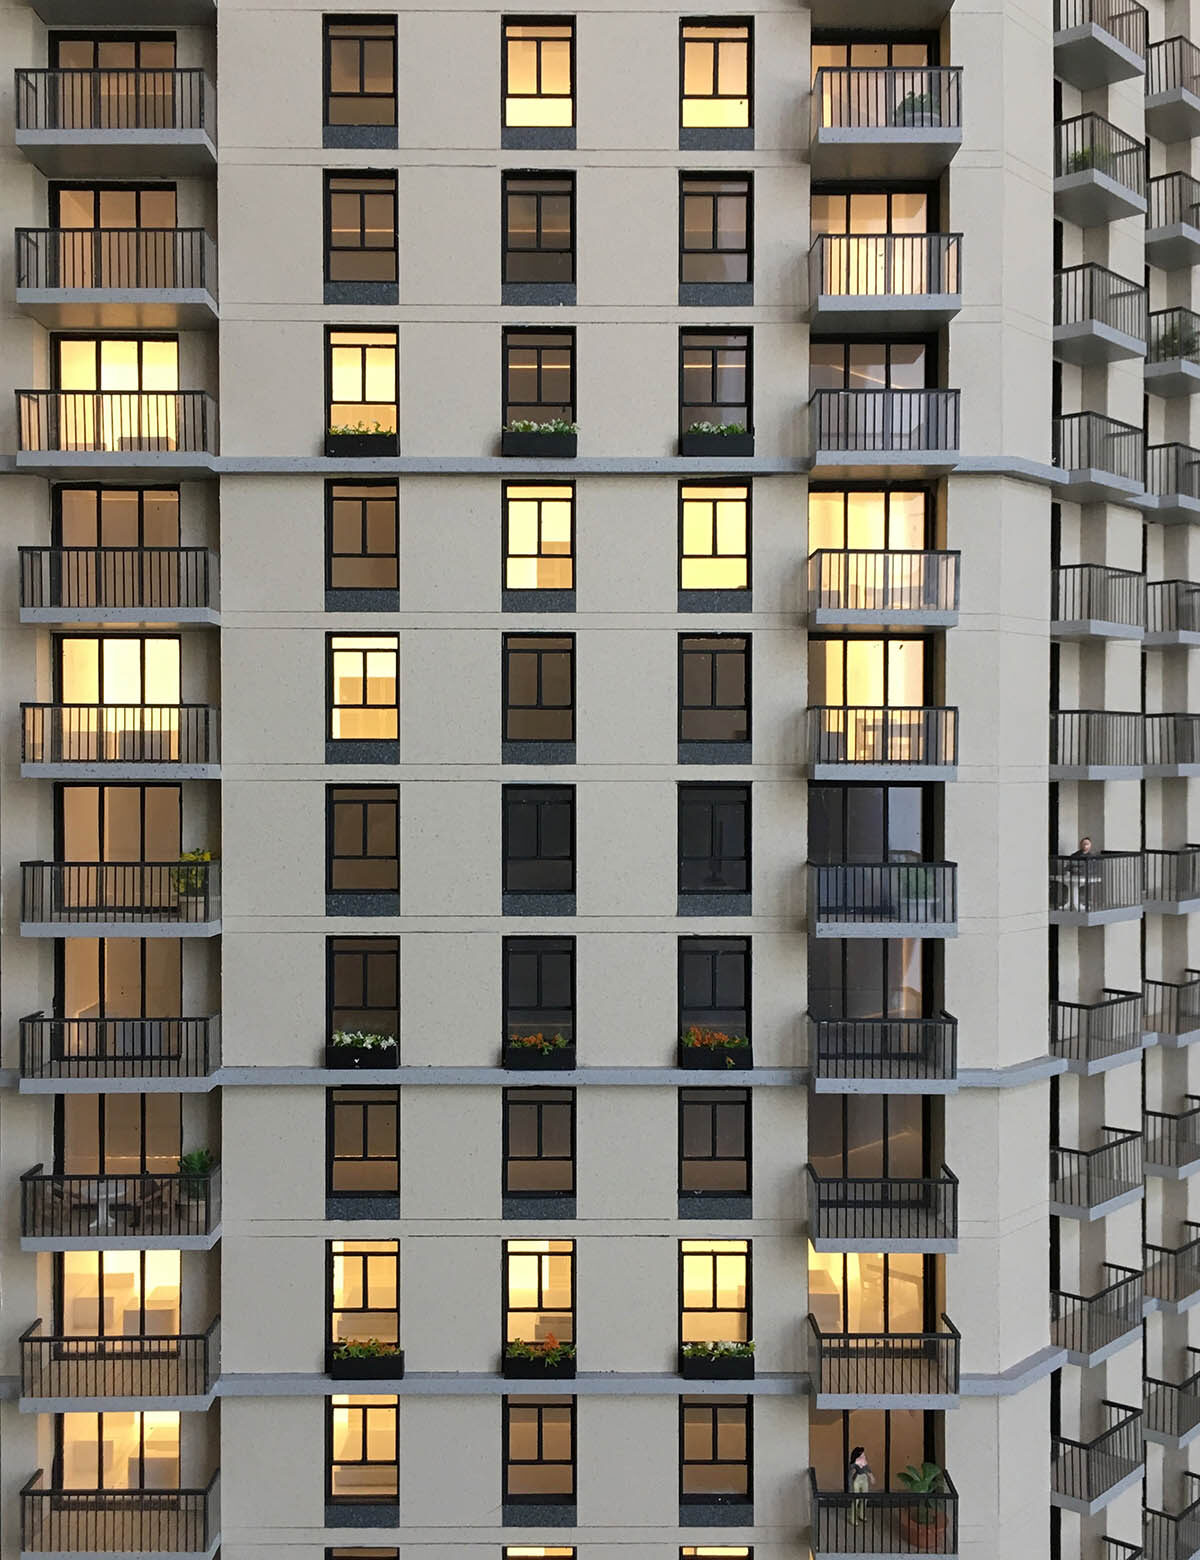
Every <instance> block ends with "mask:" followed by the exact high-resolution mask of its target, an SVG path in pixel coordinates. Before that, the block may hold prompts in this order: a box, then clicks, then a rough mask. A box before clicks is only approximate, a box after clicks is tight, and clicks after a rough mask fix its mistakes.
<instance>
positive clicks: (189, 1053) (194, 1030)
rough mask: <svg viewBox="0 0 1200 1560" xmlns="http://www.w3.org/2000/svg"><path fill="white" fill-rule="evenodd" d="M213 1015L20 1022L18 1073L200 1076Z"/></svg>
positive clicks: (214, 1036)
mask: <svg viewBox="0 0 1200 1560" xmlns="http://www.w3.org/2000/svg"><path fill="white" fill-rule="evenodd" d="M220 1030H221V1022H220V1019H218V1018H53V1017H50V1018H48V1017H47V1016H46V1014H45V1013H30V1014H29V1015H28V1016H27V1017H26V1018H23V1019H22V1020H21V1023H20V1032H21V1076H22V1078H206V1077H207V1076H208V1074H209V1073H210V1072H211V1071H212V1070H213V1068H215V1067H217V1066H219V1064H220Z"/></svg>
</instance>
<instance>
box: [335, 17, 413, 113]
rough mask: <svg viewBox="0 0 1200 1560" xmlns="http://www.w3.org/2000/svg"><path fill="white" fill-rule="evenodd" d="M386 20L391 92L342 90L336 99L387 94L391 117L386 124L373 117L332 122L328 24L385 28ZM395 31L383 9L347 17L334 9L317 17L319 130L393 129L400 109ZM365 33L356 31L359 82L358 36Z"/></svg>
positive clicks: (394, 18) (360, 70)
mask: <svg viewBox="0 0 1200 1560" xmlns="http://www.w3.org/2000/svg"><path fill="white" fill-rule="evenodd" d="M389 21H390V25H391V29H392V35H391V45H392V90H391V93H390V94H387V93H381V92H353V93H349V92H346V93H338V94H337V96H338V97H339V98H342V97H351V98H363V97H369V98H382V97H387V96H390V97H391V102H392V117H391V121H390V123H382V124H381V123H380V122H379V121H376V120H371V121H368V122H367V123H365V124H364V123H363V122H361V121H358V122H351V121H342V122H340V123H334V122H333V121H331V120H330V118H329V104H330V101H331V99H332V98H333V96H334V93H333V82H332V78H333V57H332V51H331V49H330V47H329V45H330V40H331V36H332V35H331V33H330V31H329V29H330V25H331V24H332V25H334V26H340V27H347V26H355V25H357V26H360V27H386V26H387V25H388V24H389ZM399 31H400V29H399V25H398V23H397V20H396V17H395V15H392V16H391V17H390V18H389V17H388V16H387V15H386V14H385V13H384V12H375V13H374V14H371V15H364V14H361V13H356V14H354V15H350V16H342V15H341V14H340V13H336V12H335V13H327V14H325V15H324V16H322V18H321V125H322V128H323V129H326V130H394V129H396V127H397V123H398V121H399V117H400V114H399V108H400V90H399V86H400V75H399ZM348 36H355V35H354V34H349V35H348ZM367 36H369V35H368V34H365V33H360V34H358V35H357V37H358V39H359V51H358V74H359V80H360V82H361V80H362V74H363V71H362V39H363V38H364V37H367Z"/></svg>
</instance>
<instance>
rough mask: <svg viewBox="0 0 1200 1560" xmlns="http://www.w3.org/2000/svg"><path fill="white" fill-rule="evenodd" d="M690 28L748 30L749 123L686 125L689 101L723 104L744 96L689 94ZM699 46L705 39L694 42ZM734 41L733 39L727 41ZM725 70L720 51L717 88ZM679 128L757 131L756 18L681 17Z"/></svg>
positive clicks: (715, 72) (715, 58)
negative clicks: (755, 127) (755, 109)
mask: <svg viewBox="0 0 1200 1560" xmlns="http://www.w3.org/2000/svg"><path fill="white" fill-rule="evenodd" d="M689 27H744V28H745V29H746V123H745V124H744V125H713V126H707V125H704V126H701V125H685V124H684V122H683V107H684V104H685V103H687V102H693V103H712V102H718V103H719V102H721V101H722V99H723V98H726V97H741V93H740V92H739V93H722V92H719V91H717V90H714V91H712V92H707V93H705V94H704V96H703V97H697V96H695V95H694V94H688V93H687V92H685V90H684V88H685V86H686V83H687V45H688V42H689V39H688V38H687V37H686V31H687V29H688V28H689ZM690 41H692V42H696V43H699V42H701V41H702V40H700V39H698V38H697V39H693V40H690ZM725 41H726V42H730V41H732V40H728V39H727V40H725ZM720 79H721V67H720V50H719V49H718V50H717V51H716V53H715V54H714V56H713V87H714V89H716V88H717V87H719V85H720ZM679 128H680V129H681V130H697V129H720V130H742V131H745V130H753V129H754V17H753V16H681V17H680V18H679Z"/></svg>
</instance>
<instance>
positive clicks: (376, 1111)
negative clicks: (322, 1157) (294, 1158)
mask: <svg viewBox="0 0 1200 1560" xmlns="http://www.w3.org/2000/svg"><path fill="white" fill-rule="evenodd" d="M328 1098H329V1120H328V1125H327V1163H328V1167H329V1175H328V1178H327V1183H326V1190H327V1192H328V1193H329V1195H330V1196H331V1197H354V1196H364V1197H367V1196H376V1197H378V1196H395V1195H396V1194H397V1193H398V1192H399V1190H400V1091H399V1090H398V1089H330V1090H329V1095H328Z"/></svg>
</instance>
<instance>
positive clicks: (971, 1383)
mask: <svg viewBox="0 0 1200 1560" xmlns="http://www.w3.org/2000/svg"><path fill="white" fill-rule="evenodd" d="M1066 1363H1067V1351H1066V1349H1058V1348H1055V1347H1054V1345H1053V1344H1047V1346H1046V1347H1045V1348H1044V1349H1038V1350H1036V1351H1035V1352H1034V1353H1033V1354H1027V1355H1026V1356H1025V1358H1024V1359H1023V1360H1018V1361H1017V1363H1016V1364H1015V1365H1010V1366H1009V1367H1008V1369H1007V1370H1002V1371H1001V1372H1000V1373H999V1374H998V1375H995V1376H990V1375H986V1374H984V1373H982V1372H978V1371H964V1372H963V1375H962V1377H961V1379H960V1380H959V1384H958V1390H959V1392H960V1393H961V1395H962V1396H963V1397H1013V1396H1015V1394H1016V1393H1018V1392H1024V1391H1025V1389H1026V1387H1032V1386H1034V1385H1035V1384H1036V1383H1037V1382H1039V1381H1043V1380H1044V1379H1045V1378H1046V1377H1047V1376H1051V1375H1053V1374H1054V1372H1055V1371H1056V1370H1061V1369H1062V1368H1063V1366H1064V1365H1065V1364H1066Z"/></svg>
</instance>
